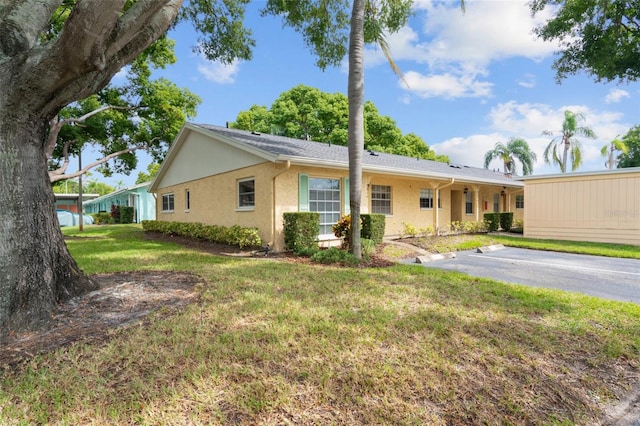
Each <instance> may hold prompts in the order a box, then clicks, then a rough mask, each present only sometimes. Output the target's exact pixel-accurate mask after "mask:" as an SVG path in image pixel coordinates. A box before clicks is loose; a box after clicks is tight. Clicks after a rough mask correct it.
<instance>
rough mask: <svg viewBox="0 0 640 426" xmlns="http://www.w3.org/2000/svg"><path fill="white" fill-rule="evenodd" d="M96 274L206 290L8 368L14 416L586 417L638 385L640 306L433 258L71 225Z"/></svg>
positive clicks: (119, 420)
mask: <svg viewBox="0 0 640 426" xmlns="http://www.w3.org/2000/svg"><path fill="white" fill-rule="evenodd" d="M65 234H67V235H68V236H69V237H71V238H69V239H68V240H67V243H68V246H69V248H70V250H71V252H72V253H73V255H74V257H75V258H76V259H77V260H78V263H79V264H80V266H81V267H82V268H83V269H85V270H86V271H88V272H90V273H101V272H116V271H131V270H172V271H187V272H193V273H197V274H198V275H200V276H201V277H203V278H204V279H205V280H206V282H207V285H206V286H205V287H204V288H203V289H202V294H201V299H200V301H199V302H198V303H195V304H193V305H190V306H189V307H187V308H185V309H183V310H181V311H180V312H178V313H176V314H174V315H171V316H166V315H155V316H154V315H153V314H152V317H151V319H150V321H145V322H144V325H143V324H140V325H134V326H130V327H128V328H126V329H120V330H117V331H114V332H113V333H112V336H111V338H110V339H109V341H108V342H106V343H101V344H91V343H77V344H75V345H72V346H70V347H68V348H63V349H60V350H57V351H54V352H51V353H48V354H44V355H40V356H37V357H35V358H33V359H31V360H29V361H27V362H25V363H23V364H21V365H20V366H19V367H18V368H15V369H12V370H7V369H5V370H3V371H2V373H1V377H0V424H143V425H152V424H153V425H178V424H279V423H287V422H290V423H298V424H407V425H410V424H416V425H423V424H433V425H438V424H441V425H444V424H585V423H589V422H591V421H596V420H598V419H599V416H600V415H601V409H602V404H603V403H604V402H607V401H609V400H611V399H612V398H613V397H614V396H615V395H617V394H618V393H619V392H622V391H624V390H625V389H628V387H629V386H630V385H631V384H632V383H633V372H634V371H636V372H637V369H638V367H640V365H639V363H638V359H639V355H640V307H639V306H638V305H635V304H631V303H619V302H610V301H604V300H599V299H595V298H592V297H587V296H581V295H576V294H570V293H565V292H560V291H552V290H544V289H533V288H527V287H522V286H515V285H507V284H503V283H498V282H495V281H491V280H487V279H477V278H471V277H468V276H466V275H463V274H458V273H451V272H445V271H438V270H434V269H430V268H423V267H420V266H408V265H403V266H395V267H391V268H378V269H363V268H339V267H331V266H321V265H308V264H299V263H289V262H278V261H261V260H256V259H246V260H238V259H229V258H222V257H217V256H213V255H210V254H208V253H201V252H197V251H192V250H188V249H185V248H182V247H181V246H179V245H176V244H167V243H158V242H152V241H147V240H145V239H144V238H143V231H142V230H141V229H140V228H139V227H136V226H124V225H123V226H108V227H85V232H83V233H82V234H80V233H78V232H76V231H75V230H73V229H69V230H65Z"/></svg>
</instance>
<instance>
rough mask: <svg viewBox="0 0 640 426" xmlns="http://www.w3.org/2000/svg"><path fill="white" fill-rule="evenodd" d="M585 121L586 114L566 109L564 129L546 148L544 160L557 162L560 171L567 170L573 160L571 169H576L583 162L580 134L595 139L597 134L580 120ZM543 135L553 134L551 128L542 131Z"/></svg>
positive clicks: (548, 162)
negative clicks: (582, 124) (581, 123)
mask: <svg viewBox="0 0 640 426" xmlns="http://www.w3.org/2000/svg"><path fill="white" fill-rule="evenodd" d="M582 121H585V117H584V114H583V113H581V112H573V111H570V110H566V111H565V112H564V120H563V121H562V129H561V130H560V133H558V134H557V135H556V136H554V137H553V139H551V141H550V142H549V145H547V147H546V148H545V150H544V154H543V156H544V162H545V163H547V164H551V163H553V164H556V165H558V167H560V171H561V172H562V173H565V172H566V171H567V164H568V163H569V162H571V171H575V170H577V169H578V167H580V165H581V164H582V147H581V145H580V140H579V139H578V136H581V137H585V138H589V139H595V137H596V134H595V132H594V131H593V130H591V128H589V127H587V126H581V125H580V122H582ZM542 134H543V135H549V136H553V135H554V133H553V132H552V131H549V130H545V131H544V132H542Z"/></svg>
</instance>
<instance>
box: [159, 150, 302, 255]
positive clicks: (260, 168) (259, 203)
mask: <svg viewBox="0 0 640 426" xmlns="http://www.w3.org/2000/svg"><path fill="white" fill-rule="evenodd" d="M278 171H279V169H278V167H277V166H276V165H274V164H273V163H267V162H265V163H263V164H260V165H257V166H250V167H245V168H241V169H239V170H234V171H231V172H228V173H223V174H217V175H214V176H208V177H205V178H202V179H197V180H193V181H189V182H185V183H180V184H177V185H171V186H167V187H163V188H158V190H157V194H156V217H157V219H158V220H163V221H172V222H200V223H204V224H207V225H222V226H227V227H230V226H233V225H240V226H242V227H257V228H258V229H259V230H260V238H261V239H262V240H263V241H265V242H270V243H271V244H273V242H272V241H271V240H272V237H271V230H272V222H273V220H272V214H271V212H272V209H271V206H272V204H273V180H272V178H273V176H274V175H275V174H277V172H278ZM251 177H253V178H254V180H255V207H254V208H253V209H251V210H244V209H238V200H237V197H238V195H237V182H238V180H239V179H245V178H251ZM296 187H297V184H296ZM187 190H188V191H189V198H190V208H189V209H187V208H186V191H187ZM165 194H173V196H174V210H173V211H171V212H165V211H162V196H163V195H165ZM296 197H297V192H296Z"/></svg>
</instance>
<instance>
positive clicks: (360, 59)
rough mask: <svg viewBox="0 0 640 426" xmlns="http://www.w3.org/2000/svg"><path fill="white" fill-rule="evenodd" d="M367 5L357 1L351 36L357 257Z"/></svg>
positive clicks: (356, 249) (357, 251)
mask: <svg viewBox="0 0 640 426" xmlns="http://www.w3.org/2000/svg"><path fill="white" fill-rule="evenodd" d="M364 6H365V0H354V2H353V10H352V13H351V33H350V35H349V84H348V95H349V135H348V141H349V142H348V150H349V200H350V208H351V252H352V253H353V255H354V256H355V257H356V258H357V259H361V258H362V247H361V244H360V200H361V199H362V155H363V151H364Z"/></svg>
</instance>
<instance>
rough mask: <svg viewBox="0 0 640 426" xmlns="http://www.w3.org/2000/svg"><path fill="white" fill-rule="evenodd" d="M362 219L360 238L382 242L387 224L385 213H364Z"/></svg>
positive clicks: (377, 242)
mask: <svg viewBox="0 0 640 426" xmlns="http://www.w3.org/2000/svg"><path fill="white" fill-rule="evenodd" d="M360 219H361V223H362V229H361V230H360V238H365V239H368V240H373V241H374V242H375V243H376V244H381V243H382V239H383V238H384V231H385V226H386V223H385V220H386V218H385V215H383V214H380V213H371V214H362V215H360Z"/></svg>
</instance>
